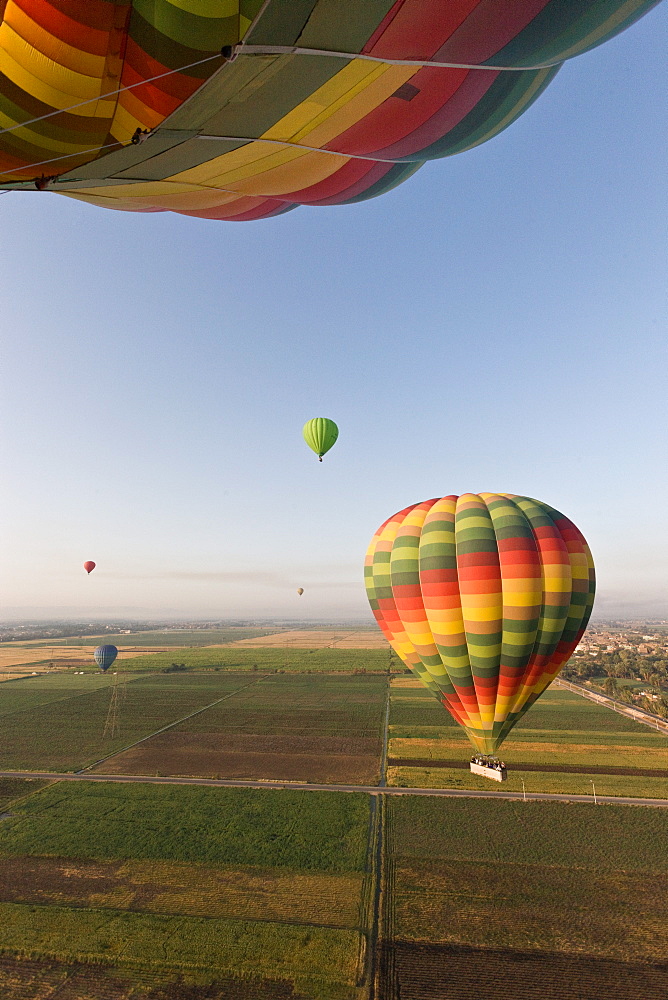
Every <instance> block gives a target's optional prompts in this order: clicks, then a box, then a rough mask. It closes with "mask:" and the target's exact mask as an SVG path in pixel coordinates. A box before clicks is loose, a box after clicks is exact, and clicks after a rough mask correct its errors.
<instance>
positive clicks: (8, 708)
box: [0, 670, 110, 718]
mask: <svg viewBox="0 0 668 1000" xmlns="http://www.w3.org/2000/svg"><path fill="white" fill-rule="evenodd" d="M109 684H110V678H109V677H105V676H104V674H101V673H100V671H99V670H98V671H96V672H95V673H90V674H83V675H82V674H78V673H76V674H73V673H69V672H68V673H65V672H59V673H53V674H44V675H42V676H40V677H26V678H21V680H16V681H5V682H4V683H3V684H0V718H1V717H2V716H3V715H9V714H11V713H13V712H21V711H26V710H27V709H31V708H37V707H39V706H40V705H49V704H51V702H55V701H61V700H64V699H67V698H72V697H74V696H76V695H80V694H89V693H91V692H93V691H97V690H99V689H100V688H103V689H106V688H108V687H109Z"/></svg>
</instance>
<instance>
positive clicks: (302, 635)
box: [236, 626, 388, 653]
mask: <svg viewBox="0 0 668 1000" xmlns="http://www.w3.org/2000/svg"><path fill="white" fill-rule="evenodd" d="M236 645H239V646H256V647H258V648H261V647H264V646H292V647H294V648H296V649H298V648H302V649H381V650H384V651H385V652H386V653H387V652H388V645H387V640H386V639H385V637H384V636H383V634H382V632H380V631H379V630H378V629H377V628H375V626H372V627H370V628H367V629H333V630H329V629H286V630H285V631H281V632H272V633H270V634H268V635H265V636H263V637H262V638H257V637H252V638H248V639H240V641H239V642H238V643H237V644H236Z"/></svg>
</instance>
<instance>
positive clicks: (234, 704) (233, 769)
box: [96, 674, 387, 785]
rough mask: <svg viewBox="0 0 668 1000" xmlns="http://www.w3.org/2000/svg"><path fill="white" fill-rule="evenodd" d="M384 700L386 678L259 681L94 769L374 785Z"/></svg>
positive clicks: (264, 678) (312, 676)
mask: <svg viewBox="0 0 668 1000" xmlns="http://www.w3.org/2000/svg"><path fill="white" fill-rule="evenodd" d="M198 676H205V675H198ZM236 676H237V677H239V678H240V679H244V678H245V679H246V680H247V681H248V677H249V675H248V674H237V675H236ZM251 676H254V675H251ZM386 697H387V678H386V677H384V676H382V675H373V674H371V675H347V676H346V675H342V674H333V675H332V674H310V675H304V674H301V675H299V674H264V675H262V674H258V679H257V682H256V683H250V684H248V686H246V687H245V688H242V689H240V690H239V691H238V692H237V693H235V694H234V695H233V696H232V697H230V698H228V699H226V700H225V701H223V702H221V703H220V704H218V705H214V706H213V707H212V708H209V709H207V711H205V712H201V713H200V714H199V715H196V716H194V717H193V718H190V719H188V720H187V721H185V722H183V723H180V724H179V725H177V726H174V727H173V728H171V729H169V730H168V731H167V732H165V733H162V734H158V735H157V736H154V737H153V738H152V739H150V740H147V741H145V742H143V743H141V744H140V745H139V746H137V747H135V748H133V749H130V750H128V751H126V752H125V753H122V754H119V755H118V756H115V757H112V758H111V759H110V760H108V761H106V762H105V763H103V764H101V765H100V766H99V767H98V768H96V770H98V771H100V772H103V773H108V774H145V775H155V774H159V775H185V776H193V777H205V778H243V779H260V780H266V779H276V780H284V781H313V782H316V783H321V782H324V783H327V784H340V783H342V784H358V785H369V784H376V783H377V782H378V779H379V774H380V755H381V748H382V736H383V723H384V712H385V705H386Z"/></svg>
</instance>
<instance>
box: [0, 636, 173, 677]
mask: <svg viewBox="0 0 668 1000" xmlns="http://www.w3.org/2000/svg"><path fill="white" fill-rule="evenodd" d="M98 645H99V643H98V642H95V643H94V644H93V645H91V644H90V640H87V642H86V645H83V644H82V645H81V646H55V645H54V646H51V645H49V646H48V647H47V646H26V647H21V646H5V645H3V646H0V681H8V680H13V679H15V678H17V677H23V676H29V675H31V674H33V673H37V674H43V673H45V672H47V671H49V672H51V671H56V670H57V671H61V670H67V669H68V668H69V669H75V668H76V669H77V670H79V669H82V670H84V669H86V668H87V669H88V670H91V671H96V670H97V667H96V666H95V660H94V658H93V653H94V651H95V649H96V648H97V646H98ZM162 651H163V650H162V647H160V646H158V647H155V646H151V647H150V648H146V649H143V648H141V647H139V648H135V647H132V648H129V649H121V650H119V653H118V659H119V660H127V659H133V660H141V658H142V657H145V656H147V655H150V654H151V653H159V652H162Z"/></svg>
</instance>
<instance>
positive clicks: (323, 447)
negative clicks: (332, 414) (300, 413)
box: [302, 417, 339, 462]
mask: <svg viewBox="0 0 668 1000" xmlns="http://www.w3.org/2000/svg"><path fill="white" fill-rule="evenodd" d="M302 434H303V435H304V440H305V441H306V443H307V445H308V446H309V448H310V449H311V451H314V452H315V453H316V455H317V456H318V461H319V462H322V456H323V455H326V454H327V452H328V451H329V449H330V448H331V447H332V446H333V445H335V444H336V439H337V438H338V436H339V428H338V427H337V426H336V424H335V423H334V421H333V420H329V419H328V418H327V417H313V419H312V420H307V421H306V423H305V424H304V427H303V430H302Z"/></svg>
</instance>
